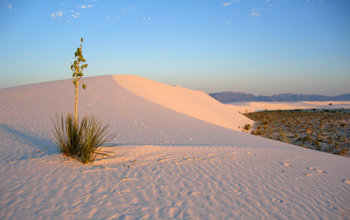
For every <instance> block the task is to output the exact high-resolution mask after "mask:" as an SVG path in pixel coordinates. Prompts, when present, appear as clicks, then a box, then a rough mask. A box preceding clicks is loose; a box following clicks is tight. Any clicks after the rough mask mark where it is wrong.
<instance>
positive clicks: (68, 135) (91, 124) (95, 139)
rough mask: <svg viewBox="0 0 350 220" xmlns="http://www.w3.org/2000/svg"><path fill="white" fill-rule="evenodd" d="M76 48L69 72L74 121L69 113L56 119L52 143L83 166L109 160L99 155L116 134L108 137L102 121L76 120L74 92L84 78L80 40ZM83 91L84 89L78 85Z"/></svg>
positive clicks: (86, 65) (90, 118)
mask: <svg viewBox="0 0 350 220" xmlns="http://www.w3.org/2000/svg"><path fill="white" fill-rule="evenodd" d="M80 42H81V44H80V47H78V48H77V51H76V52H75V58H74V63H72V64H71V66H70V69H71V70H72V71H73V74H72V76H73V84H74V86H75V111H74V118H73V116H72V114H71V113H68V114H67V115H66V116H63V115H62V114H61V115H60V116H59V115H56V120H55V121H54V129H53V130H52V132H53V134H54V137H55V139H54V142H55V144H56V145H57V147H58V151H59V152H60V153H62V154H63V155H64V156H66V157H68V158H73V159H77V160H78V161H81V162H82V163H83V164H91V163H93V162H94V160H95V159H96V156H97V155H101V156H109V155H108V152H107V151H102V150H101V149H102V147H104V146H114V145H107V143H108V142H110V141H112V140H113V139H114V138H115V137H116V133H111V134H109V133H108V131H107V130H108V127H109V125H108V124H107V125H103V124H102V121H101V120H99V119H98V118H97V117H95V116H94V115H84V116H83V118H82V120H80V119H79V117H78V91H79V82H80V81H81V77H82V76H83V75H84V74H83V71H84V70H85V69H86V68H87V67H88V64H87V63H85V62H86V60H85V59H84V57H83V52H82V49H83V46H82V44H83V38H81V40H80ZM82 87H83V89H86V85H85V84H84V83H83V84H82Z"/></svg>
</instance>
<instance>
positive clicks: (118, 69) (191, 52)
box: [0, 0, 350, 96]
mask: <svg viewBox="0 0 350 220" xmlns="http://www.w3.org/2000/svg"><path fill="white" fill-rule="evenodd" d="M349 12H350V0H287V1H284V0H222V1H221V0H186V1H185V0H184V1H183V0H113V1H112V0H111V1H108V0H76V1H71V0H69V1H68V0H50V1H42V0H26V1H24V0H23V1H19V0H0V89H2V88H8V87H13V86H19V85H25V84H32V83H39V82H47V81H53V80H62V79H70V78H72V71H71V70H70V65H71V63H72V62H73V59H74V53H75V51H76V48H77V47H79V46H80V38H81V37H83V38H84V43H83V55H84V58H85V59H86V61H87V64H88V65H89V66H88V68H87V69H86V70H85V71H84V77H89V76H99V75H114V74H127V75H137V76H142V77H146V78H148V79H152V80H155V81H158V82H162V83H166V84H169V85H179V86H182V87H185V88H189V89H194V90H200V91H204V92H206V93H213V92H222V91H234V92H246V93H252V94H254V95H273V94H280V93H296V94H301V93H302V94H319V95H331V96H334V95H340V94H346V93H350V87H349V84H350V13H349ZM84 77H83V78H82V80H83V79H84ZM72 87H74V85H73V84H72Z"/></svg>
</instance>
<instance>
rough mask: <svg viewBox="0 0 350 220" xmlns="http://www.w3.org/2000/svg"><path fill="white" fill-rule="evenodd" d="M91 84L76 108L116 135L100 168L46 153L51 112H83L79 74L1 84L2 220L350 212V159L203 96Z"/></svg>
mask: <svg viewBox="0 0 350 220" xmlns="http://www.w3.org/2000/svg"><path fill="white" fill-rule="evenodd" d="M84 82H85V83H86V85H87V89H86V90H81V92H80V93H79V94H80V97H79V114H80V115H83V114H85V113H93V114H95V115H98V116H99V117H100V118H101V119H103V120H104V122H108V123H110V124H111V127H110V129H111V130H113V131H115V132H118V137H117V138H116V140H115V142H116V143H117V144H118V146H117V147H114V148H111V149H110V150H111V151H112V152H113V156H114V157H112V158H105V159H102V160H97V161H96V162H95V163H94V165H82V164H80V163H78V162H76V161H72V160H70V161H67V160H65V159H64V158H62V157H61V156H60V155H59V154H58V153H57V150H56V149H55V148H49V149H46V150H43V151H40V150H42V149H44V148H47V147H50V146H53V145H54V144H53V142H52V138H53V135H52V133H51V129H52V119H53V118H54V114H55V113H56V112H63V113H65V112H68V111H73V109H74V86H73V85H72V82H71V80H62V81H55V82H47V83H40V84H32V85H28V86H21V87H14V88H9V89H2V90H0V103H1V106H0V116H1V117H0V152H1V154H0V165H1V167H0V174H1V175H0V198H1V200H0V219H349V218H350V209H349V204H350V199H349V195H350V184H349V183H350V172H349V169H348V167H349V165H350V160H349V158H344V157H339V156H335V155H331V154H326V153H322V152H317V151H312V150H307V149H303V148H300V147H296V146H292V145H288V144H284V143H280V142H277V141H272V140H268V139H263V138H260V137H256V136H252V135H249V134H245V133H242V132H240V131H237V127H238V126H239V125H241V124H242V123H245V122H246V120H247V119H245V118H244V117H243V116H242V115H239V114H237V111H236V110H235V109H234V108H232V107H230V106H227V105H223V104H221V103H218V102H216V101H215V100H213V99H211V98H210V97H209V96H207V95H205V94H204V93H202V92H198V91H192V90H188V89H184V88H181V87H172V86H168V85H164V84H161V83H157V82H154V81H151V80H148V79H144V78H141V77H135V76H101V77H91V78H85V79H84ZM208 97H209V98H208ZM243 111H244V110H243ZM236 119H237V120H236Z"/></svg>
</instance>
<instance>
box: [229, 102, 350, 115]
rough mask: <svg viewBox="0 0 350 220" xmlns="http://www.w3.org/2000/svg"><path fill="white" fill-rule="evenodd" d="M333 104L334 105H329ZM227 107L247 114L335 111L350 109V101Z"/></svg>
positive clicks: (232, 104)
mask: <svg viewBox="0 0 350 220" xmlns="http://www.w3.org/2000/svg"><path fill="white" fill-rule="evenodd" d="M329 103H332V104H333V105H329ZM226 105H228V106H231V108H233V109H235V110H237V111H239V112H241V113H245V112H246V111H248V112H255V111H263V110H289V109H313V108H317V109H335V108H350V101H324V102H321V101H315V102H309V101H300V102H230V103H227V104H226Z"/></svg>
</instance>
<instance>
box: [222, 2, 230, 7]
mask: <svg viewBox="0 0 350 220" xmlns="http://www.w3.org/2000/svg"><path fill="white" fill-rule="evenodd" d="M231 4H232V3H224V4H222V5H221V6H223V7H226V6H229V5H231Z"/></svg>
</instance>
